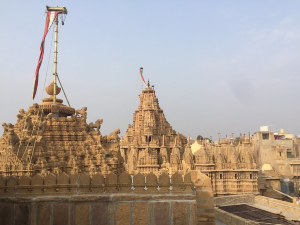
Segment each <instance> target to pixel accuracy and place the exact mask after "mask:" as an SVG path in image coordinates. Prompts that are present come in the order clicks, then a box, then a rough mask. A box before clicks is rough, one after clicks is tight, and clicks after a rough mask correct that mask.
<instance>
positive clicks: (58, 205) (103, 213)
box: [0, 194, 197, 225]
mask: <svg viewBox="0 0 300 225" xmlns="http://www.w3.org/2000/svg"><path fill="white" fill-rule="evenodd" d="M196 210H197V207H196V200H195V195H191V194H172V195H170V194H165V195H149V194H146V195H144V194H143V195H141V194H139V195H138V194H134V195H132V194H99V195H97V196H91V195H85V196H47V197H31V198H30V197H29V198H28V197H4V198H0V224H5V225H13V224H23V225H29V224H31V225H39V224H53V225H54V224H55V225H96V224H97V225H98V224H116V225H118V224H120V225H127V224H128V225H131V224H134V225H135V224H136V225H143V224H145V225H148V224H155V225H160V224H161V225H166V224H175V225H176V224H178V225H179V224H189V225H195V224H197V219H196V218H197V217H196Z"/></svg>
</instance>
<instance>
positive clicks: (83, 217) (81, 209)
mask: <svg viewBox="0 0 300 225" xmlns="http://www.w3.org/2000/svg"><path fill="white" fill-rule="evenodd" d="M75 222H76V223H75V224H76V225H82V224H87V225H88V224H90V222H91V221H90V204H86V203H80V204H76V221H75Z"/></svg>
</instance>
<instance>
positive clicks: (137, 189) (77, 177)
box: [0, 172, 193, 196]
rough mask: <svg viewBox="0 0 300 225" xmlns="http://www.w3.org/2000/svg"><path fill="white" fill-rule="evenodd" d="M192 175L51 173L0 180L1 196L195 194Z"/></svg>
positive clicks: (0, 177)
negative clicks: (69, 174)
mask: <svg viewBox="0 0 300 225" xmlns="http://www.w3.org/2000/svg"><path fill="white" fill-rule="evenodd" d="M192 192H193V190H192V181H191V174H190V173H187V174H186V175H185V176H184V177H182V175H180V174H179V173H174V174H173V175H172V176H171V177H169V175H167V174H165V173H163V174H161V175H160V176H159V177H157V176H156V175H154V174H153V173H150V174H148V175H147V176H144V175H142V174H140V173H139V174H136V175H134V176H131V175H129V174H128V173H127V172H124V173H122V174H120V175H119V176H117V175H116V174H114V173H110V174H108V175H107V176H106V177H105V178H104V176H103V175H102V174H101V173H98V174H95V175H93V176H92V177H91V176H90V175H89V174H86V173H80V174H74V175H71V176H68V175H67V174H65V173H62V174H60V175H58V176H56V175H54V174H52V173H50V174H48V175H47V176H45V177H43V176H41V175H40V174H36V175H34V176H33V177H28V176H24V175H23V176H21V177H19V178H18V177H15V176H11V177H8V178H6V177H4V176H0V196H33V195H34V196H39V195H86V194H89V195H91V194H102V193H137V194H150V193H152V194H155V193H156V194H171V193H187V194H188V193H192Z"/></svg>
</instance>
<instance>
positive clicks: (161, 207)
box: [154, 202, 171, 225]
mask: <svg viewBox="0 0 300 225" xmlns="http://www.w3.org/2000/svg"><path fill="white" fill-rule="evenodd" d="M154 206H155V212H154V213H155V224H156V225H165V224H170V223H171V217H170V203H169V202H157V203H155V205H154Z"/></svg>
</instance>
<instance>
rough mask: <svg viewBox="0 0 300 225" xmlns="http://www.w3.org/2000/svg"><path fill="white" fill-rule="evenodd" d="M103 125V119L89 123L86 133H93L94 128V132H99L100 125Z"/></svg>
mask: <svg viewBox="0 0 300 225" xmlns="http://www.w3.org/2000/svg"><path fill="white" fill-rule="evenodd" d="M102 123H103V119H98V120H96V122H95V123H92V122H91V123H89V125H88V132H90V131H93V130H94V128H96V131H100V127H101V124H102Z"/></svg>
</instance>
